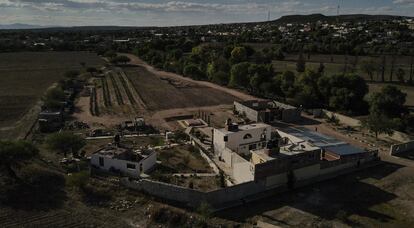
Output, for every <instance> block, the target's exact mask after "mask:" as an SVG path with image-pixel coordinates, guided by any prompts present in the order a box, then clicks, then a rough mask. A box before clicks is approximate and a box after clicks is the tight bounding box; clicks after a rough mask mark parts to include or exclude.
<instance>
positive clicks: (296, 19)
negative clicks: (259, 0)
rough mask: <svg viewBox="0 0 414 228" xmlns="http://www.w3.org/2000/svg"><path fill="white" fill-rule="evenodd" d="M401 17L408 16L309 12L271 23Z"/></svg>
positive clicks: (369, 19) (349, 20)
mask: <svg viewBox="0 0 414 228" xmlns="http://www.w3.org/2000/svg"><path fill="white" fill-rule="evenodd" d="M401 18H409V17H404V16H391V15H367V14H348V15H339V16H325V15H323V14H310V15H289V16H283V17H281V18H279V19H276V20H273V21H271V22H273V23H280V24H285V23H306V22H317V21H328V22H330V21H337V20H339V21H345V22H352V21H381V20H394V19H401Z"/></svg>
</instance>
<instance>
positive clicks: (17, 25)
mask: <svg viewBox="0 0 414 228" xmlns="http://www.w3.org/2000/svg"><path fill="white" fill-rule="evenodd" d="M38 28H44V26H40V25H29V24H20V23H15V24H0V29H38Z"/></svg>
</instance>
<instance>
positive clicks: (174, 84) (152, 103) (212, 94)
mask: <svg viewBox="0 0 414 228" xmlns="http://www.w3.org/2000/svg"><path fill="white" fill-rule="evenodd" d="M124 71H125V73H126V74H127V76H128V78H129V79H130V80H131V81H132V84H133V85H134V86H135V88H136V90H137V91H138V93H139V95H140V97H141V98H142V100H143V101H144V103H145V104H146V105H147V107H148V109H149V110H151V111H158V110H165V109H174V108H188V107H203V106H213V105H220V104H232V103H233V101H235V100H239V99H238V98H236V97H234V96H232V95H230V94H228V93H224V92H222V91H219V90H216V89H214V88H210V87H207V86H202V85H198V84H195V83H190V82H186V81H181V80H176V79H168V78H160V77H157V75H155V74H153V73H151V72H149V71H148V70H146V69H145V68H144V67H139V66H138V67H131V68H124Z"/></svg>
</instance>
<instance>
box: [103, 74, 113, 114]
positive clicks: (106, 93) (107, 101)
mask: <svg viewBox="0 0 414 228" xmlns="http://www.w3.org/2000/svg"><path fill="white" fill-rule="evenodd" d="M101 82H102V89H103V98H104V104H105V107H110V106H112V102H111V94H110V93H109V87H108V81H107V79H106V78H101Z"/></svg>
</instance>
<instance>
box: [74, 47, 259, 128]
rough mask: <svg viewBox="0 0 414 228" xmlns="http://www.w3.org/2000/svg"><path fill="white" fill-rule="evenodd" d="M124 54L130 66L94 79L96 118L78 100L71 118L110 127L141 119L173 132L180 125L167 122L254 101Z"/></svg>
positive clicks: (85, 101) (83, 101) (84, 102)
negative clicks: (137, 117)
mask: <svg viewBox="0 0 414 228" xmlns="http://www.w3.org/2000/svg"><path fill="white" fill-rule="evenodd" d="M124 55H127V56H128V57H130V58H131V59H132V61H131V66H128V67H122V68H117V67H112V68H109V71H108V72H107V74H106V76H105V77H104V78H100V79H96V80H95V85H96V88H97V90H96V91H97V105H98V109H99V115H92V114H91V112H90V108H89V106H90V102H89V98H88V97H81V98H80V99H79V100H78V102H77V107H78V110H77V112H76V113H75V115H74V117H75V118H76V119H78V120H80V121H83V122H87V123H89V124H90V125H94V124H98V125H105V126H107V127H111V126H113V125H115V124H117V123H120V122H122V121H125V120H131V119H132V118H134V117H136V116H144V118H145V119H146V122H148V123H149V124H152V125H153V126H155V127H157V128H160V129H161V130H162V129H168V130H176V129H177V128H178V127H179V126H178V125H177V124H176V123H172V122H168V121H167V120H166V119H168V118H171V117H176V116H180V115H191V114H195V113H197V112H198V111H199V110H200V109H202V110H206V111H209V112H215V111H222V110H223V108H225V109H228V108H229V107H231V105H232V104H233V102H234V101H235V100H238V101H240V100H251V99H255V97H253V96H251V95H247V94H244V93H243V92H240V91H237V90H233V89H229V88H226V87H222V86H218V85H216V84H213V83H210V82H204V81H194V80H192V79H190V78H185V77H182V76H180V75H177V74H172V73H168V72H164V71H159V70H156V69H154V68H153V67H151V66H149V65H148V64H146V63H145V62H143V61H141V60H140V59H139V58H137V57H136V56H134V55H131V54H124ZM220 122H224V121H221V120H220Z"/></svg>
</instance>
